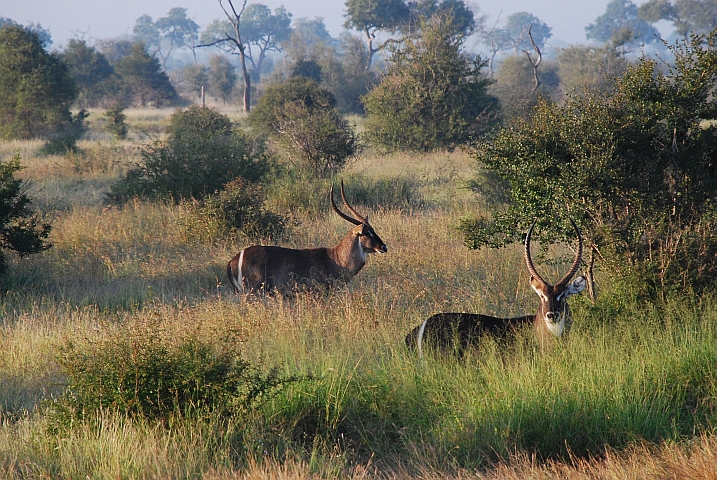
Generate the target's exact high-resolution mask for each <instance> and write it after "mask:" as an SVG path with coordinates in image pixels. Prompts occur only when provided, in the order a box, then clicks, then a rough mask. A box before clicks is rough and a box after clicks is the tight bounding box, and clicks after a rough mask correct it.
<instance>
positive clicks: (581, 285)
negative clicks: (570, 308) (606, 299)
mask: <svg viewBox="0 0 717 480" xmlns="http://www.w3.org/2000/svg"><path fill="white" fill-rule="evenodd" d="M585 283H586V282H585V277H578V278H576V279H575V280H573V283H571V284H570V285H568V287H567V288H566V289H565V296H570V295H575V294H576V293H580V292H582V291H583V290H584V289H585Z"/></svg>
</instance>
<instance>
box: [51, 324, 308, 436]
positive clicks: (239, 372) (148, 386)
mask: <svg viewBox="0 0 717 480" xmlns="http://www.w3.org/2000/svg"><path fill="white" fill-rule="evenodd" d="M238 342H239V341H238V340H237V339H231V338H226V339H224V340H223V342H212V343H209V342H208V341H205V340H202V339H198V338H196V337H194V336H192V335H191V334H189V333H188V334H187V335H185V336H184V338H179V339H172V340H168V339H167V338H163V336H162V335H161V334H160V332H159V325H146V324H136V325H134V326H128V327H122V328H119V329H118V330H117V331H116V332H114V333H112V334H108V335H107V336H106V337H105V338H102V339H99V340H96V341H93V342H89V341H86V342H82V341H80V342H76V341H73V340H70V341H68V342H66V343H65V344H64V345H63V346H62V348H61V350H60V357H59V363H60V365H61V366H62V369H63V371H64V373H65V374H66V375H67V376H68V379H69V381H68V385H67V387H66V389H65V391H64V393H63V394H62V395H61V396H60V397H59V398H58V399H57V400H56V401H54V402H52V403H50V404H49V405H48V409H49V411H50V412H51V414H52V416H53V418H54V423H55V426H56V427H62V425H65V424H69V422H71V421H73V420H83V419H91V418H94V416H95V415H96V414H97V413H99V412H100V411H105V410H110V411H117V412H118V413H121V414H124V415H127V416H129V417H131V418H145V419H148V420H166V419H169V418H170V417H173V416H175V415H191V414H200V415H201V414H203V413H209V412H213V413H215V414H219V415H235V414H243V413H246V412H247V411H249V410H250V409H251V408H252V405H253V404H254V403H255V402H256V401H257V400H259V399H260V398H262V397H265V396H267V395H270V394H272V393H274V392H276V391H277V390H278V389H279V388H280V387H281V386H283V385H284V384H286V383H288V382H293V381H297V380H298V378H297V377H282V376H281V375H279V373H278V372H277V371H275V370H272V371H269V372H268V373H261V372H260V371H259V370H258V369H257V368H256V367H255V366H253V365H252V364H251V363H249V362H248V361H246V360H244V359H242V358H241V356H240V354H239V350H238V348H239V343H238Z"/></svg>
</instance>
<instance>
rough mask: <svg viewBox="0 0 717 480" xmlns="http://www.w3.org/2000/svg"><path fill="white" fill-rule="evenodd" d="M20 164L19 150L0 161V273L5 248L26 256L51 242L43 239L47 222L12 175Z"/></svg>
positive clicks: (0, 271)
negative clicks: (9, 158) (36, 210)
mask: <svg viewBox="0 0 717 480" xmlns="http://www.w3.org/2000/svg"><path fill="white" fill-rule="evenodd" d="M21 168H22V167H21V166H20V154H19V153H18V154H16V155H15V156H14V157H13V158H12V160H10V161H9V162H0V275H2V274H3V273H4V272H5V267H6V265H5V254H4V252H3V251H4V250H12V251H14V252H16V253H18V254H19V255H20V256H25V255H30V254H33V253H39V252H41V251H43V250H47V249H48V248H50V246H51V245H50V244H49V243H47V242H46V241H45V239H46V238H47V237H48V236H49V235H50V229H51V227H50V225H49V224H47V223H42V219H41V217H40V216H39V215H37V214H36V213H35V212H33V211H32V209H31V201H30V199H29V198H28V196H27V191H26V184H25V183H24V182H23V181H22V180H19V179H17V178H15V173H16V172H18V171H19V170H20V169H21Z"/></svg>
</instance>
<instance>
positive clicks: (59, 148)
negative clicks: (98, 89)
mask: <svg viewBox="0 0 717 480" xmlns="http://www.w3.org/2000/svg"><path fill="white" fill-rule="evenodd" d="M89 116H90V114H89V112H87V110H85V109H84V108H83V109H82V110H80V111H79V112H77V113H76V114H75V115H73V116H72V118H71V120H70V123H69V125H66V126H65V128H64V129H63V130H60V131H58V132H55V133H54V134H53V135H52V136H50V138H48V139H47V140H46V141H45V143H44V144H43V145H42V147H40V150H39V151H38V154H39V155H65V154H66V153H73V152H76V151H77V141H78V140H80V139H81V138H82V136H83V135H84V134H85V132H86V131H87V125H86V124H85V118H87V117H89Z"/></svg>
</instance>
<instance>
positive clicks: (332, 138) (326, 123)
mask: <svg viewBox="0 0 717 480" xmlns="http://www.w3.org/2000/svg"><path fill="white" fill-rule="evenodd" d="M249 123H250V125H251V126H252V127H253V128H254V129H255V130H256V131H257V132H258V133H260V134H263V135H266V136H268V137H270V138H273V139H275V140H276V141H277V143H278V145H279V146H280V147H281V148H282V149H283V151H284V152H285V154H286V156H287V158H288V160H289V161H290V162H291V163H292V164H293V165H294V166H296V167H297V168H298V169H299V170H304V171H307V172H310V173H311V174H312V175H318V176H320V177H324V178H326V177H329V176H331V175H333V174H335V173H336V172H338V171H340V170H341V169H342V168H343V167H344V166H345V164H346V161H347V160H348V159H349V158H351V157H353V156H354V155H357V154H358V153H359V152H360V142H359V138H358V136H357V135H356V133H355V132H354V130H353V128H352V127H351V126H350V125H349V124H348V122H347V121H346V120H345V119H344V118H343V117H342V116H341V114H340V113H339V111H338V110H337V109H336V99H335V97H334V96H333V94H332V93H331V92H329V91H328V90H325V89H324V88H322V87H321V86H319V84H318V83H317V82H315V81H314V80H311V79H309V78H306V77H303V76H297V77H292V78H290V79H289V80H287V81H286V82H284V83H282V84H279V85H275V86H272V87H269V88H267V91H266V93H265V94H264V96H263V97H261V99H260V100H259V102H258V104H257V106H256V107H255V108H254V109H253V110H252V111H251V114H250V115H249Z"/></svg>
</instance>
